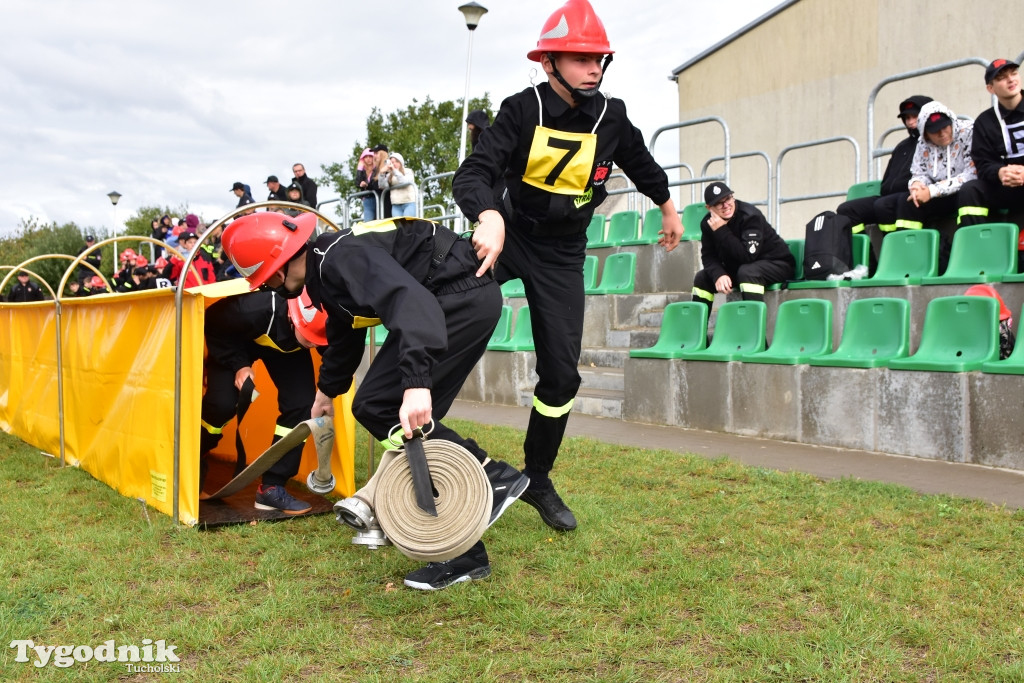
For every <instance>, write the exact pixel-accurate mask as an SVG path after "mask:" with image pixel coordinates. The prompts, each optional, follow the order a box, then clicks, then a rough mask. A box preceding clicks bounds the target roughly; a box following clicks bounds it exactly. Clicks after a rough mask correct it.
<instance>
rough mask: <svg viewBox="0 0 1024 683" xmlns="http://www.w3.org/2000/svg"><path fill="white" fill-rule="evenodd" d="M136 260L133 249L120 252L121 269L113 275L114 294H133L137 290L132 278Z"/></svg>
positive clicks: (136, 256) (136, 255)
mask: <svg viewBox="0 0 1024 683" xmlns="http://www.w3.org/2000/svg"><path fill="white" fill-rule="evenodd" d="M137 259H138V254H136V253H135V250H134V249H125V250H124V251H122V252H121V258H120V261H121V268H120V269H119V270H118V271H117V272H116V273H114V285H113V286H114V291H115V292H133V291H135V290H136V289H137V286H136V282H135V279H134V278H133V277H132V275H133V274H134V271H135V261H136V260H137Z"/></svg>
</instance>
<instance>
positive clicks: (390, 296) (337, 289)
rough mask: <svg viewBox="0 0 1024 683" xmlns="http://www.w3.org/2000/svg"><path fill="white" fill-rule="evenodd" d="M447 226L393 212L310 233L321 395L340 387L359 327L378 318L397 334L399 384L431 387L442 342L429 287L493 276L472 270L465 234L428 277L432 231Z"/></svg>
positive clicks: (362, 340)
mask: <svg viewBox="0 0 1024 683" xmlns="http://www.w3.org/2000/svg"><path fill="white" fill-rule="evenodd" d="M442 231H444V232H446V233H448V235H450V231H448V229H447V228H445V227H443V226H441V225H438V224H437V223H433V222H431V221H426V220H422V219H418V218H396V219H394V220H392V221H388V222H385V223H380V224H377V225H374V227H373V228H370V229H367V228H365V227H356V228H354V229H353V228H344V229H342V230H341V231H339V232H329V233H325V234H323V235H321V236H320V237H318V238H317V239H316V242H315V245H314V246H312V247H311V248H310V249H308V250H307V261H306V290H307V292H308V293H309V295H310V299H311V300H312V301H313V303H314V305H317V306H318V307H321V308H322V310H324V311H326V313H327V340H328V346H327V348H326V349H325V350H324V352H323V365H322V366H321V368H320V378H319V381H318V386H319V387H320V390H321V391H323V392H324V393H325V394H327V395H328V396H337V395H339V394H343V393H345V392H346V391H347V390H348V388H349V386H350V385H351V383H352V376H353V374H354V373H355V371H356V368H357V367H358V366H359V362H360V360H361V359H362V357H363V352H364V350H365V344H366V329H367V328H368V327H372V326H374V325H377V324H379V323H383V324H384V326H385V327H386V328H387V329H388V332H389V337H388V338H389V339H390V338H391V336H392V335H397V338H398V339H399V340H400V344H401V347H400V348H401V354H400V361H399V364H398V367H396V368H395V372H398V373H400V374H401V377H402V386H403V387H404V388H406V389H409V388H421V387H422V388H427V389H429V388H431V386H432V381H431V375H432V372H433V369H434V364H435V358H436V357H437V356H438V355H440V354H441V353H443V352H444V351H445V350H446V349H447V347H448V332H447V327H446V324H445V315H444V312H443V311H442V310H441V307H440V305H439V304H438V303H437V296H438V294H437V292H439V291H441V292H444V291H461V290H468V289H471V288H473V287H479V286H483V285H486V284H489V283H491V282H493V280H491V278H490V276H484V277H480V278H478V277H476V276H475V274H476V270H477V268H479V267H480V262H479V260H478V259H477V258H476V253H475V252H474V251H473V247H472V245H471V244H470V243H469V241H468V240H456V241H455V243H454V244H453V245H452V247H451V251H450V252H449V253H448V256H447V258H445V259H444V261H443V262H442V263H441V264H440V266H438V267H437V268H436V270H435V271H434V273H433V276H432V277H430V279H429V280H428V275H429V274H430V270H431V258H432V255H433V249H434V235H435V233H441V232H442Z"/></svg>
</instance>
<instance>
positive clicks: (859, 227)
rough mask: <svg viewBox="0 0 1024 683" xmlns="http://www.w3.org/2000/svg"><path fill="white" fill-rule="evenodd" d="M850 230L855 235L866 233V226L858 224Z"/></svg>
mask: <svg viewBox="0 0 1024 683" xmlns="http://www.w3.org/2000/svg"><path fill="white" fill-rule="evenodd" d="M850 230H852V231H853V234H854V235H856V234H857V233H858V232H864V224H863V223H858V224H857V225H855V226H853V227H852V228H850Z"/></svg>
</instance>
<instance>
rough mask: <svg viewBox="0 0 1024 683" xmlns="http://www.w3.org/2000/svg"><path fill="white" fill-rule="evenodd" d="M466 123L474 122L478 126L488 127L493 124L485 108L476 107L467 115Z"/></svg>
mask: <svg viewBox="0 0 1024 683" xmlns="http://www.w3.org/2000/svg"><path fill="white" fill-rule="evenodd" d="M466 123H472V124H473V125H474V126H476V127H477V128H487V127H488V126H490V125H491V117H490V116H488V115H487V112H485V111H484V110H483V109H474V110H473V111H471V112H469V116H467V117H466Z"/></svg>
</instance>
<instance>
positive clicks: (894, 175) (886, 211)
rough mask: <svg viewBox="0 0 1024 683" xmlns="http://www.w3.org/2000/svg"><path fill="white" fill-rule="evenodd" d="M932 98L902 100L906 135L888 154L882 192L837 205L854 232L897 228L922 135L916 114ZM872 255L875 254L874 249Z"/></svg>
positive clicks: (902, 118) (921, 96) (839, 212)
mask: <svg viewBox="0 0 1024 683" xmlns="http://www.w3.org/2000/svg"><path fill="white" fill-rule="evenodd" d="M931 101H932V98H930V97H927V96H925V95H912V96H910V97H908V98H907V99H905V100H903V101H902V102H900V107H899V114H897V116H898V117H899V119H900V120H901V121H903V125H904V126H905V127H906V129H907V137H906V138H904V139H903V140H901V141H900V143H899V144H898V145H896V147H895V148H894V149H893V150H892V154H891V155H890V156H889V163H888V164H887V165H886V167H885V173H884V174H883V175H882V187H881V192H879V196H877V197H861V198H860V199H851V200H850V201H848V202H843V203H842V204H840V205H839V206H838V207H837V208H836V213H837V214H839V215H840V216H846V217H848V218H849V219H850V222H851V223H852V224H853V232H854V233H858V232H863V231H865V230H867V231H868V232H869V233H871V232H873V230H871V229H869V228H868V226H871V225H877V226H878V230H879V231H880V232H882V233H886V232H892V231H893V230H895V229H896V209H897V208H898V207H899V206H900V204H902V203H904V202H906V200H907V194H908V190H907V184H908V183H909V182H910V162H911V161H913V159H914V150H915V149H916V148H917V139H918V138H919V137H920V136H921V134H920V132H918V130H917V117H918V114H920V113H921V107H923V106H924V105H926V104H927V103H929V102H931ZM872 257H875V254H874V252H872Z"/></svg>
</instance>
